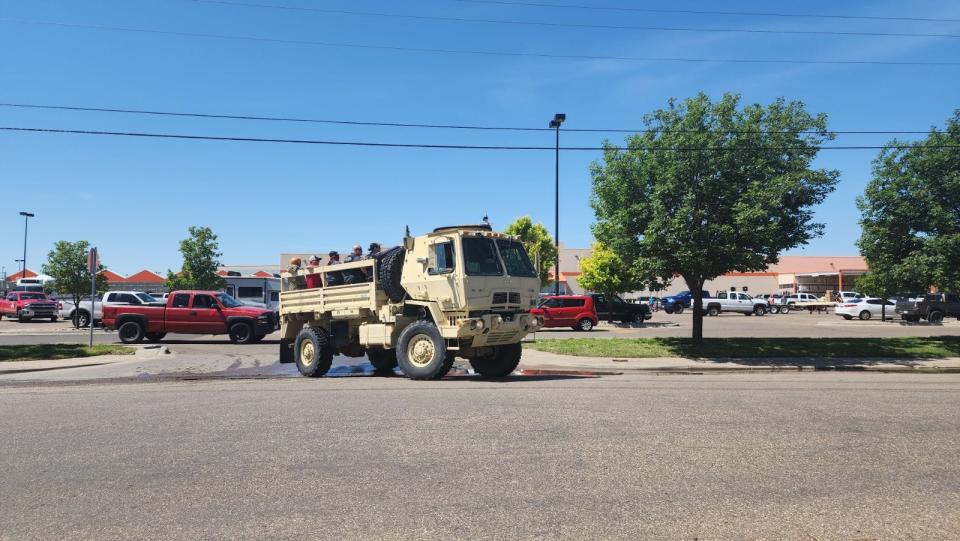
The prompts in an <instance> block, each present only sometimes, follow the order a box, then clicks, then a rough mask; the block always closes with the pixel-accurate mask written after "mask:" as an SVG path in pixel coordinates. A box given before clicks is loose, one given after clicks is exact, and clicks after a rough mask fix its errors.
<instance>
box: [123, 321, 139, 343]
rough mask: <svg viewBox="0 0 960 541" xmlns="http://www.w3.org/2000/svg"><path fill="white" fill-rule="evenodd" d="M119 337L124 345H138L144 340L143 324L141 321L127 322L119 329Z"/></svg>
mask: <svg viewBox="0 0 960 541" xmlns="http://www.w3.org/2000/svg"><path fill="white" fill-rule="evenodd" d="M117 335H118V336H119V337H120V341H121V342H123V343H124V344H136V343H138V342H140V341H142V340H143V335H144V328H143V324H142V323H140V322H139V321H125V322H123V324H122V325H120V327H118V328H117Z"/></svg>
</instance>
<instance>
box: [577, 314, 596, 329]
mask: <svg viewBox="0 0 960 541" xmlns="http://www.w3.org/2000/svg"><path fill="white" fill-rule="evenodd" d="M576 329H577V330H580V331H583V332H590V331H592V330H593V322H592V321H590V318H588V317H585V318H583V319H581V320H580V321H578V322H577V326H576Z"/></svg>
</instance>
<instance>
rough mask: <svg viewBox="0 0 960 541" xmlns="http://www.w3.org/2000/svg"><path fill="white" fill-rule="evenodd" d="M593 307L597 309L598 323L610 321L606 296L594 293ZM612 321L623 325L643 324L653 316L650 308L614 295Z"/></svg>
mask: <svg viewBox="0 0 960 541" xmlns="http://www.w3.org/2000/svg"><path fill="white" fill-rule="evenodd" d="M590 296H591V297H593V305H594V307H595V308H596V309H597V318H598V319H599V320H600V321H610V320H611V318H610V304H609V303H608V302H607V297H606V295H602V294H600V293H594V294H592V295H590ZM611 300H612V301H613V318H612V319H613V320H614V321H621V322H623V323H643V322H644V320H647V319H650V318H651V317H653V315H652V314H651V313H650V307H649V306H647V305H646V304H645V303H637V304H633V303H629V302H627V301H625V300H623V299H621V298H620V297H617V296H616V295H614V296H613V299H611Z"/></svg>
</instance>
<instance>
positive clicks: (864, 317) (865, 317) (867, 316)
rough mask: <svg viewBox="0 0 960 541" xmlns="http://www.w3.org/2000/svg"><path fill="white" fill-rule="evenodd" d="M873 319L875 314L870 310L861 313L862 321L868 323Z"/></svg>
mask: <svg viewBox="0 0 960 541" xmlns="http://www.w3.org/2000/svg"><path fill="white" fill-rule="evenodd" d="M871 317H873V314H871V313H870V310H864V311H863V312H860V321H866V320H868V319H870V318H871Z"/></svg>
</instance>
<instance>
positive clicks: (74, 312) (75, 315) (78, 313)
mask: <svg viewBox="0 0 960 541" xmlns="http://www.w3.org/2000/svg"><path fill="white" fill-rule="evenodd" d="M110 304H116V305H129V306H142V305H151V304H152V305H162V304H163V301H161V300H160V299H157V298H156V297H154V296H153V295H150V294H149V293H144V292H142V291H107V292H106V293H104V294H103V299H97V302H95V303H93V302H90V297H86V298H85V299H83V300H81V301H80V305H79V306H74V304H73V301H65V302H64V303H63V306H62V307H61V309H60V317H62V318H65V319H69V320H71V321H73V324H74V325H76V326H78V327H86V326H87V325H89V324H90V313H91V311H92V312H93V322H94V324H96V323H97V322H98V321H100V320H101V319H103V307H104V306H105V305H110Z"/></svg>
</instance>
